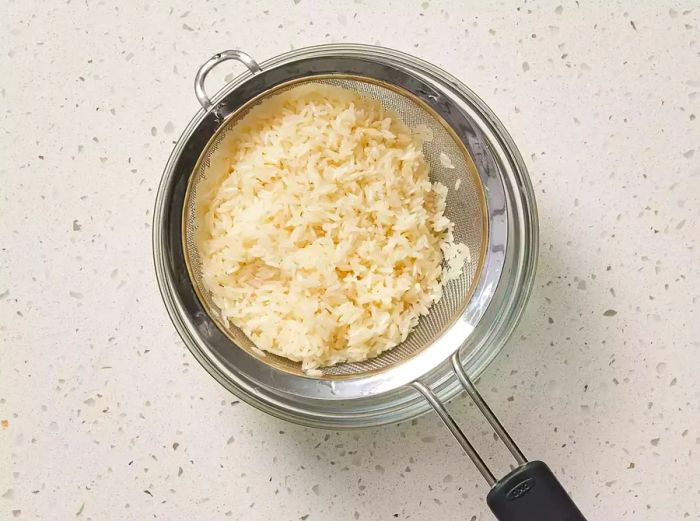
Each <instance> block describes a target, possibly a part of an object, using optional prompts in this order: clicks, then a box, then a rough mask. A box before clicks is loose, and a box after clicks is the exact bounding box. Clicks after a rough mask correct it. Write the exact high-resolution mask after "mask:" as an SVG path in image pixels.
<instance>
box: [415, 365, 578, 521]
mask: <svg viewBox="0 0 700 521" xmlns="http://www.w3.org/2000/svg"><path fill="white" fill-rule="evenodd" d="M452 367H453V369H454V371H455V373H456V375H457V377H458V379H459V381H460V383H461V384H462V387H463V388H464V390H465V391H467V394H469V396H470V397H471V398H472V400H473V401H474V403H475V404H476V406H477V408H478V409H479V410H480V411H481V413H482V414H483V415H484V416H485V417H486V419H487V420H488V422H489V423H490V424H491V426H492V427H493V429H494V432H495V433H496V434H497V435H498V438H500V440H501V441H502V442H503V444H504V445H505V446H506V447H507V448H508V450H509V451H510V452H511V454H512V455H513V457H514V458H515V460H516V461H517V463H518V466H517V467H516V468H515V469H514V470H513V471H511V472H510V473H508V474H507V475H506V476H504V477H503V478H501V479H498V480H497V479H496V477H495V476H494V475H493V472H491V469H489V468H488V466H487V465H486V463H485V462H484V460H483V459H482V458H481V456H480V455H479V453H478V452H477V451H476V449H475V448H474V446H473V445H472V444H471V442H470V441H469V439H467V437H466V436H465V434H464V432H463V431H462V429H461V428H460V427H459V425H458V424H457V422H456V421H455V420H454V418H453V417H452V415H451V414H450V412H449V411H448V410H447V408H446V407H445V404H444V403H442V401H441V400H440V398H438V397H437V395H436V394H435V393H434V392H433V391H432V390H431V389H430V388H429V387H428V386H427V385H425V384H423V383H421V382H418V381H416V382H413V383H412V384H411V386H412V387H413V388H414V389H416V390H417V391H418V392H419V393H420V394H422V395H423V397H424V398H425V399H426V400H427V401H428V403H429V404H430V405H431V406H432V408H433V409H435V412H437V414H438V416H440V419H441V420H442V421H443V422H444V423H445V425H446V426H447V428H448V429H449V430H450V432H451V433H452V435H453V436H454V437H455V439H456V440H457V441H458V442H459V444H460V445H461V446H462V448H463V449H464V451H465V452H466V453H467V455H468V456H469V458H471V460H472V462H473V463H474V465H475V466H476V468H477V469H478V470H479V472H481V475H482V476H484V479H485V480H486V482H487V483H488V484H489V486H490V487H491V490H490V491H489V494H488V496H487V498H486V501H487V503H488V505H489V507H490V508H491V511H492V512H493V513H494V515H495V516H496V518H497V519H498V520H499V521H586V519H585V518H584V517H583V514H581V511H580V510H579V509H578V507H577V506H576V504H575V503H574V502H573V500H572V499H571V497H569V495H568V494H567V493H566V490H565V489H564V487H563V486H562V485H561V483H559V481H558V480H557V478H556V477H555V476H554V474H553V473H552V471H551V470H550V469H549V467H548V466H547V465H545V464H544V463H543V462H541V461H530V462H528V461H527V459H526V458H525V456H524V455H523V453H522V451H521V450H520V449H519V448H518V446H517V445H516V444H515V441H513V439H512V438H511V437H510V434H508V432H507V431H506V429H505V428H504V427H503V425H502V424H501V422H500V421H499V420H498V418H497V417H496V415H495V414H494V413H493V411H492V410H491V408H490V407H489V406H488V404H487V403H486V402H485V401H484V399H483V397H482V396H481V394H480V393H479V391H478V390H477V388H476V387H475V386H474V384H473V383H472V381H471V380H470V379H469V377H468V376H467V373H466V371H465V370H464V367H463V366H462V363H461V361H460V359H459V353H455V355H453V357H452Z"/></svg>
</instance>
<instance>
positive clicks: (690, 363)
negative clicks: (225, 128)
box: [0, 0, 700, 521]
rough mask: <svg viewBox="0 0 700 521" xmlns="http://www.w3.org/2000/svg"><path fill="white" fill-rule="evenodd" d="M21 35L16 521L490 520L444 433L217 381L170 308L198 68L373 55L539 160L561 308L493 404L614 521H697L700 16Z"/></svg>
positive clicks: (513, 353)
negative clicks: (247, 57)
mask: <svg viewBox="0 0 700 521" xmlns="http://www.w3.org/2000/svg"><path fill="white" fill-rule="evenodd" d="M578 4H581V5H578ZM584 4H585V5H584ZM0 25H1V26H2V30H0V42H1V44H2V45H0V48H2V51H1V52H0V70H2V71H3V74H2V77H1V78H0V100H1V104H0V121H1V125H2V129H1V130H0V143H1V145H0V219H1V220H0V419H1V420H2V424H1V426H0V489H1V490H0V519H3V520H4V519H20V520H22V519H39V520H48V519H51V520H54V519H55V520H66V519H86V520H89V519H91V520H100V521H102V520H106V519H153V518H157V519H167V520H180V519H183V520H192V519H196V520H215V519H229V518H233V519H256V520H257V519H261V520H263V519H264V520H267V519H280V520H287V519H289V520H297V519H302V520H304V519H308V520H309V521H312V520H317V519H319V520H320V519H360V520H382V519H387V520H389V519H460V520H464V519H466V520H470V519H471V520H489V519H492V517H491V514H490V513H489V512H488V510H487V508H486V506H485V504H484V501H483V500H484V496H485V494H486V492H487V488H486V486H485V484H484V482H483V481H482V479H481V477H480V476H479V475H478V473H477V471H476V470H475V469H474V468H473V467H472V465H471V464H470V463H469V461H468V459H467V458H466V457H465V456H464V455H463V454H462V453H461V451H460V449H459V447H458V446H457V444H456V443H455V442H454V441H453V439H452V438H451V437H450V435H449V433H448V432H447V431H446V430H445V429H444V428H443V427H442V425H441V424H440V422H439V420H438V419H437V417H436V416H435V415H428V416H424V417H422V418H420V419H418V420H416V421H413V422H409V423H406V424H402V425H398V426H397V425H393V426H387V427H384V428H378V429H371V430H364V431H355V432H326V431H319V430H312V429H308V428H302V427H298V426H295V425H292V424H287V423H284V422H282V421H280V420H276V419H274V418H271V417H269V416H266V415H264V414H263V413H260V412H258V411H257V410H255V409H253V408H251V407H249V406H247V405H244V404H241V403H239V402H238V401H237V400H236V399H235V397H234V396H232V395H230V394H228V393H227V392H226V391H225V390H224V389H223V388H221V387H220V386H219V385H218V384H217V383H216V382H214V380H213V379H212V378H210V377H209V375H207V374H206V373H205V371H204V370H202V369H201V368H200V367H199V366H198V364H197V363H196V362H195V361H194V359H193V358H192V356H191V355H190V354H189V352H188V351H187V350H186V349H185V347H184V346H183V344H182V342H181V341H180V340H179V338H178V336H177V334H176V333H175V331H174V329H173V327H172V326H171V324H170V321H169V319H168V317H167V315H166V312H165V309H164V306H163V305H162V303H161V300H160V296H159V293H158V290H157V287H156V282H155V277H154V273H153V267H152V260H151V248H150V241H151V217H152V216H151V212H152V207H153V201H154V195H155V190H156V186H157V184H158V182H159V179H160V175H161V172H162V169H163V166H164V165H165V162H166V160H167V158H168V155H169V153H170V150H171V148H172V146H173V143H174V140H176V139H177V136H178V135H179V132H180V130H181V129H183V128H184V126H185V125H186V123H187V122H188V121H189V119H190V118H191V116H192V115H193V114H194V113H195V112H196V110H197V109H198V105H197V103H196V100H195V98H194V94H193V91H192V80H193V77H194V72H195V70H196V69H197V67H198V66H199V65H200V64H201V63H202V62H203V61H204V60H205V59H207V58H208V57H209V56H211V55H212V54H213V53H215V52H217V51H220V50H223V49H227V48H231V47H240V48H242V49H244V50H246V51H248V52H249V53H250V54H252V55H253V56H254V57H256V58H258V59H260V60H264V59H267V58H269V57H271V56H273V55H276V54H279V53H281V52H284V51H286V50H289V49H290V48H292V47H294V48H298V47H302V46H306V45H311V44H316V43H322V42H352V41H357V42H365V43H374V44H380V45H384V46H387V47H393V48H397V49H400V50H404V51H407V52H409V53H413V54H416V55H418V56H420V57H422V58H424V59H426V60H428V61H431V62H433V63H435V64H437V65H439V66H441V67H443V68H444V69H446V70H448V71H450V72H452V73H453V74H455V75H456V76H458V77H459V78H461V79H462V80H464V81H465V82H466V83H467V84H468V85H469V86H471V87H472V88H473V89H474V90H475V91H476V92H477V93H478V94H479V95H481V96H482V97H483V99H484V100H485V101H486V102H487V103H488V104H489V105H490V106H491V107H492V108H493V109H494V111H495V112H496V114H498V116H499V117H500V118H501V119H502V121H503V122H504V123H505V125H506V127H507V128H508V129H509V130H510V132H511V133H512V135H513V137H514V139H515V141H516V142H517V144H518V146H519V147H520V150H521V151H522V153H523V156H524V157H525V159H526V162H527V164H528V167H529V169H530V173H531V176H532V181H533V184H534V186H535V189H536V192H537V198H538V204H539V211H540V218H541V223H540V226H541V254H540V259H539V271H538V274H537V280H536V286H535V289H534V292H533V295H532V298H531V301H530V303H529V305H528V307H527V310H526V312H525V315H524V318H523V320H522V322H521V324H520V326H519V328H518V330H517V331H516V333H515V335H514V336H513V338H512V339H511V341H510V342H509V344H508V346H507V348H506V351H505V352H504V353H503V355H502V356H501V357H500V358H499V359H498V360H497V361H496V362H495V363H494V364H493V365H492V367H491V368H490V369H489V371H488V372H487V374H486V375H485V376H484V377H483V378H482V380H481V381H480V383H479V386H480V388H481V389H482V391H483V393H484V395H485V396H486V398H487V399H488V400H489V402H490V403H491V405H492V406H493V408H494V409H495V410H496V411H497V412H498V413H499V414H500V416H501V417H502V419H503V420H504V422H505V423H506V424H507V425H508V427H509V428H510V430H511V432H512V433H513V435H514V436H515V437H516V439H517V440H518V441H519V442H520V444H521V446H522V447H523V449H524V451H525V452H526V454H528V455H529V456H531V457H536V458H542V459H544V460H546V461H547V462H549V464H550V465H551V466H552V468H553V469H554V470H555V472H556V473H558V474H559V476H560V478H561V479H562V481H563V482H564V483H565V484H566V486H567V488H568V489H569V490H571V491H572V493H573V495H574V497H575V498H576V500H577V501H578V503H579V505H580V507H581V509H582V510H583V511H584V512H585V513H586V514H588V516H589V518H590V519H591V520H593V519H630V520H641V519H649V520H662V519H669V520H670V519H684V518H689V519H700V485H699V484H698V479H697V478H698V462H699V461H700V379H699V378H698V368H699V367H700V344H699V338H700V334H699V333H700V317H699V316H698V296H699V295H700V280H699V272H698V264H699V262H698V261H699V260H700V257H699V254H700V252H699V251H698V247H699V246H700V232H699V231H698V219H699V217H700V216H699V212H698V207H699V205H700V120H699V118H700V6H698V4H697V2H684V3H683V2H678V3H676V2H634V1H629V2H614V3H613V2H561V4H560V3H559V2H531V1H528V2H527V3H525V2H511V1H502V2H491V1H490V2H477V1H475V0H474V1H472V2H458V1H453V2H437V1H434V0H433V1H425V2H420V1H413V2H398V1H397V2H371V1H369V0H363V1H355V2H337V1H335V2H323V3H321V2H314V1H311V0H289V1H280V2H252V1H251V2H247V3H244V2H236V3H235V5H234V3H232V2H208V3H206V4H201V5H196V4H193V3H192V2H179V1H177V2H168V3H162V2H130V3H124V2H119V3H117V4H115V5H112V4H111V3H108V2H99V1H94V0H85V1H73V2H68V3H65V4H63V5H60V6H58V5H57V4H51V3H46V4H40V3H34V2H24V1H17V0H16V1H14V2H4V3H3V5H2V6H1V7H0ZM226 68H227V67H222V69H226ZM237 70H239V69H238V68H237V66H236V65H231V66H230V68H228V70H227V71H225V72H219V74H218V75H214V77H213V78H212V79H211V81H210V85H216V84H217V82H218V84H219V85H221V84H223V81H224V76H225V75H226V73H227V72H233V71H237ZM210 88H212V87H210ZM453 407H454V410H455V411H456V414H457V416H458V418H460V420H461V421H462V422H463V423H464V424H465V425H466V426H467V427H466V430H467V431H468V433H469V434H470V435H471V436H472V437H473V439H474V441H475V443H476V445H477V446H478V447H479V448H480V449H481V450H482V452H483V453H484V455H485V456H486V457H487V459H488V461H489V462H490V463H491V464H493V465H494V466H495V467H496V468H497V469H499V471H505V469H506V468H507V461H508V460H507V458H506V457H505V455H504V454H503V451H502V450H501V449H500V448H499V447H498V446H497V445H496V444H495V443H494V442H493V438H492V434H491V432H490V431H489V430H488V429H487V427H486V425H485V423H484V422H483V421H482V420H481V419H480V417H479V415H478V414H477V412H476V410H475V407H473V406H471V405H469V404H468V402H467V400H458V401H456V402H453Z"/></svg>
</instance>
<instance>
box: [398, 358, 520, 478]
mask: <svg viewBox="0 0 700 521" xmlns="http://www.w3.org/2000/svg"><path fill="white" fill-rule="evenodd" d="M452 367H453V369H454V371H455V373H456V374H457V378H458V379H459V382H460V383H461V384H462V387H463V388H464V390H465V391H467V394H469V396H470V397H471V399H472V400H473V401H474V403H475V404H476V406H477V407H478V409H479V411H481V414H483V415H484V416H485V417H486V419H487V420H488V422H489V424H490V425H491V427H492V428H493V430H494V432H495V433H496V435H497V436H498V437H499V439H500V440H501V441H502V442H503V444H504V445H505V446H506V448H507V449H508V451H509V452H510V453H511V454H512V455H513V457H514V458H515V461H517V462H518V465H523V464H524V463H527V459H526V458H525V456H524V455H523V453H522V451H521V450H520V448H518V446H517V445H516V444H515V441H513V438H511V437H510V434H508V432H507V431H506V429H505V428H504V427H503V425H502V424H501V422H500V421H499V420H498V418H497V417H496V415H495V414H494V413H493V411H492V410H491V408H490V407H489V406H488V404H487V403H486V402H485V401H484V399H483V398H482V396H481V394H480V393H479V391H477V389H476V387H475V386H474V384H473V383H472V381H471V380H470V379H469V377H468V376H467V373H466V372H465V371H464V367H462V362H461V361H460V359H459V353H455V354H454V355H453V356H452ZM411 386H412V387H413V388H414V389H415V390H417V391H418V392H419V393H421V394H422V395H423V397H424V398H425V399H426V400H427V401H428V403H429V404H430V405H431V407H432V408H433V409H435V412H436V413H438V416H440V419H441V420H442V421H443V423H444V424H445V425H446V426H447V428H448V429H449V430H450V432H451V433H452V435H453V436H454V437H455V438H456V439H457V441H458V442H459V444H460V445H461V446H462V448H463V449H464V452H466V453H467V456H469V458H470V459H471V460H472V462H473V463H474V465H475V466H476V468H477V469H479V472H481V475H482V476H484V479H486V482H487V483H488V484H489V486H492V485H493V484H494V483H495V482H496V478H495V476H494V475H493V472H491V470H490V469H489V468H488V466H487V465H486V463H484V460H483V459H482V458H481V456H480V455H479V453H478V452H477V451H476V449H475V448H474V446H473V445H472V444H471V442H470V441H469V439H468V438H467V437H466V435H465V434H464V432H463V431H462V429H461V428H460V427H459V425H457V422H455V420H454V418H453V417H452V415H451V414H450V412H449V411H448V410H447V408H446V407H445V405H444V404H443V403H442V402H441V401H440V399H439V398H438V397H437V396H436V395H435V393H433V391H431V390H430V388H428V387H427V386H426V385H424V384H422V383H421V382H413V383H412V384H411Z"/></svg>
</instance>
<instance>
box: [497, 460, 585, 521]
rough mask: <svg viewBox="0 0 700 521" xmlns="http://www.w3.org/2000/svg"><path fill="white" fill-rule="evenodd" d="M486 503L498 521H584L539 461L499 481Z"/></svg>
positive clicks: (524, 466) (552, 476) (552, 475)
mask: <svg viewBox="0 0 700 521" xmlns="http://www.w3.org/2000/svg"><path fill="white" fill-rule="evenodd" d="M486 502H487V503H488V505H489V507H490V508H491V511H492V512H493V513H494V515H495V516H496V518H497V519H498V520H499V521H586V518H584V517H583V514H581V511H580V510H579V509H578V507H576V505H575V504H574V502H573V501H572V500H571V498H570V497H569V495H568V494H567V493H566V490H564V487H562V486H561V483H559V481H557V478H556V477H554V474H552V471H551V470H549V467H548V466H547V465H545V464H544V463H543V462H541V461H531V462H529V463H525V464H524V465H521V466H520V467H518V468H517V469H515V470H513V471H512V472H511V473H510V474H508V475H507V476H505V477H504V478H502V479H499V480H498V481H497V482H496V484H495V485H494V486H493V488H492V489H491V491H490V492H489V494H488V496H486Z"/></svg>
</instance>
